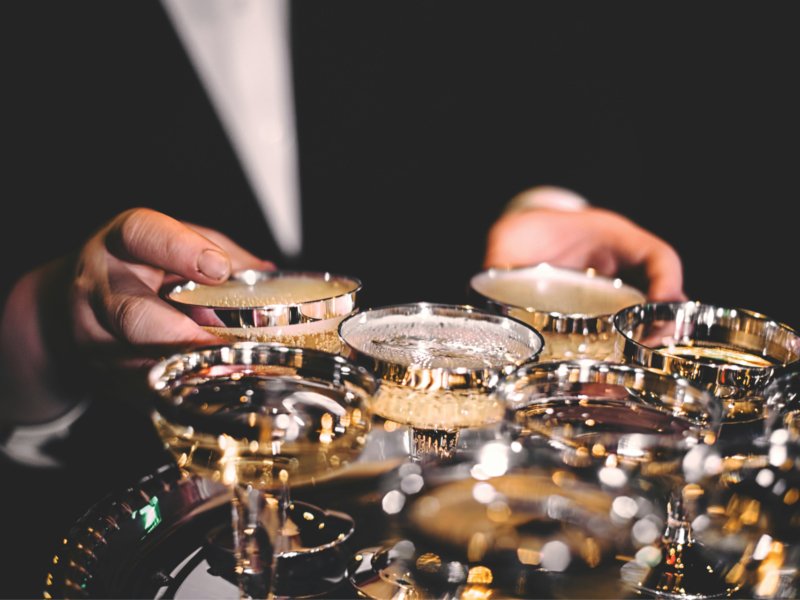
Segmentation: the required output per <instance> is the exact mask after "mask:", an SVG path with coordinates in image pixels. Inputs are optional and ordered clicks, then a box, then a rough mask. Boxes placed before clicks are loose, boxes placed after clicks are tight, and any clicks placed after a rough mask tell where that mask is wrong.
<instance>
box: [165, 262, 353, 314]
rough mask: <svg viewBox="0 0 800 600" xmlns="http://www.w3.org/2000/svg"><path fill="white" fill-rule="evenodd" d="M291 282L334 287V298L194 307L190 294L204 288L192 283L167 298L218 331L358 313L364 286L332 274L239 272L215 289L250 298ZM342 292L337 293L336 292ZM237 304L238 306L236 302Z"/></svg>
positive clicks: (175, 288)
mask: <svg viewBox="0 0 800 600" xmlns="http://www.w3.org/2000/svg"><path fill="white" fill-rule="evenodd" d="M278 280H281V281H291V280H317V281H318V282H320V283H328V284H330V285H331V290H332V292H329V293H331V295H330V296H327V297H323V298H318V299H312V300H307V301H302V302H287V303H274V304H269V305H256V306H252V305H251V306H238V305H234V306H225V305H219V306H215V305H214V303H213V302H209V303H204V304H193V303H189V302H187V301H186V300H185V299H184V297H186V296H187V294H186V292H196V291H197V290H200V289H202V288H211V287H212V286H203V285H201V284H197V283H194V282H188V283H185V284H181V285H178V286H175V287H174V288H172V289H171V290H169V291H167V293H166V294H165V297H166V299H167V300H168V301H169V302H170V303H171V304H172V305H173V306H175V307H176V308H178V309H179V310H180V311H182V312H183V313H185V314H187V315H188V316H189V317H191V318H192V320H193V321H195V322H196V323H197V324H199V325H203V326H206V327H214V328H226V327H231V328H251V327H284V326H287V325H296V324H299V323H309V322H314V321H321V320H324V319H332V318H335V317H343V316H345V315H349V314H350V313H352V312H353V311H354V310H355V309H356V296H357V294H358V292H359V291H360V290H361V282H360V281H359V280H358V279H355V278H353V277H346V276H343V275H332V274H330V273H305V272H295V271H252V270H248V271H237V272H235V273H233V274H232V275H231V276H230V279H229V280H228V282H226V283H224V284H222V285H220V286H214V290H215V293H219V294H220V295H221V294H223V293H225V292H226V291H228V292H231V293H232V294H236V295H242V296H244V297H245V298H246V297H247V295H248V294H247V291H248V290H253V289H254V286H256V285H258V284H259V283H263V282H272V281H278ZM337 287H338V288H339V291H338V292H337V291H335V289H336V288H337ZM234 304H237V303H235V302H234Z"/></svg>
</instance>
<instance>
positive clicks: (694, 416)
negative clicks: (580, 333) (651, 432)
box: [496, 359, 722, 433]
mask: <svg viewBox="0 0 800 600" xmlns="http://www.w3.org/2000/svg"><path fill="white" fill-rule="evenodd" d="M496 396H497V397H498V398H499V399H500V400H502V401H503V402H504V403H505V405H506V407H507V411H508V413H507V417H506V420H507V421H509V422H515V420H517V419H518V415H520V414H521V411H523V410H527V411H531V410H533V411H534V412H537V406H541V407H542V410H543V411H546V410H547V405H550V404H559V405H561V410H564V409H565V407H564V404H565V403H566V404H567V405H568V404H569V403H570V401H573V404H575V405H576V407H575V408H576V410H577V412H578V413H581V415H582V414H583V413H584V412H586V407H587V402H588V401H589V400H590V399H595V400H597V399H605V400H607V401H610V402H611V403H612V405H610V410H611V412H609V415H614V416H617V417H619V415H629V416H630V419H629V421H630V422H629V423H628V424H627V425H625V424H623V423H615V425H614V427H623V426H624V427H629V428H631V429H635V428H636V427H637V425H638V426H639V427H642V428H647V426H648V423H647V422H646V421H644V420H643V419H644V418H645V415H642V414H639V415H637V414H635V412H634V411H632V410H631V407H633V408H635V404H637V403H641V404H642V405H644V406H646V407H647V408H649V409H652V410H654V411H658V412H660V413H664V414H665V415H669V416H673V417H676V418H678V419H681V420H683V421H687V422H688V423H692V424H696V425H699V426H702V427H703V428H705V429H708V430H711V431H714V430H715V429H718V428H719V426H720V424H721V423H722V405H721V403H720V402H719V401H716V400H714V399H713V398H712V397H711V396H710V395H709V394H708V393H707V392H704V391H703V390H701V389H699V388H697V387H696V386H695V385H694V384H693V383H692V382H690V381H688V380H686V379H682V378H680V377H678V376H677V375H673V376H670V375H662V374H660V373H655V372H653V371H649V370H647V369H643V368H641V367H634V366H630V365H619V364H611V363H605V362H600V361H593V360H587V359H585V360H575V361H564V362H557V363H544V364H533V365H526V366H524V367H522V368H520V369H518V370H517V371H516V372H515V373H513V374H512V375H511V376H509V377H508V378H506V380H505V381H504V382H503V383H502V384H500V385H499V386H498V388H497V391H496ZM632 400H633V403H631V401H632ZM614 403H617V404H619V406H614V405H613V404H614ZM554 410H555V409H553V410H551V411H550V413H554ZM548 414H549V413H548ZM582 418H584V419H588V418H589V417H588V416H587V417H582ZM595 421H596V422H595V423H593V424H592V425H591V426H590V427H596V428H597V429H596V430H597V431H604V430H608V429H607V428H605V427H604V426H603V424H602V422H601V421H600V419H595ZM665 433H667V432H665Z"/></svg>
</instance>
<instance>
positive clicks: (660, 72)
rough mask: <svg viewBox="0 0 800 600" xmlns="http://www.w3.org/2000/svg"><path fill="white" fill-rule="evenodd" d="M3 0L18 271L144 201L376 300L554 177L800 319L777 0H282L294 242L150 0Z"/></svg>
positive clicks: (792, 158)
mask: <svg viewBox="0 0 800 600" xmlns="http://www.w3.org/2000/svg"><path fill="white" fill-rule="evenodd" d="M0 10H2V18H1V19H0V22H1V23H2V24H1V25H0V27H2V36H0V37H2V42H1V43H2V44H3V46H4V51H3V59H2V60H3V63H4V65H3V73H4V89H5V91H4V94H3V108H4V110H3V114H4V127H3V129H4V135H3V138H4V144H5V146H6V147H7V153H6V155H7V156H9V157H10V158H9V159H7V162H6V165H5V167H6V168H5V169H4V171H5V176H4V183H5V186H4V187H5V190H4V198H5V206H6V210H7V211H8V212H7V220H6V229H7V231H6V232H5V235H4V236H3V237H4V242H3V243H4V246H5V247H6V250H5V252H6V256H11V257H13V259H11V260H9V261H8V263H7V265H8V267H7V268H8V269H9V271H8V273H9V274H10V279H11V278H13V277H15V276H17V275H18V274H19V271H20V267H24V268H30V267H31V266H33V265H35V264H38V263H41V262H43V261H45V260H47V259H49V258H52V257H53V256H57V255H60V254H63V253H65V252H67V251H70V250H72V249H74V248H76V247H77V246H78V245H79V244H80V241H81V240H83V239H85V238H86V236H87V235H88V234H89V233H90V232H91V231H93V230H94V229H96V228H97V227H98V226H99V225H100V224H101V223H102V222H103V221H105V220H106V219H108V218H110V217H111V216H113V215H114V214H116V213H118V212H120V211H121V210H123V209H125V208H128V207H132V206H139V205H144V206H150V207H152V208H155V209H157V210H161V211H163V212H166V213H167V214H170V215H172V216H175V217H176V218H181V219H188V220H192V221H195V222H198V223H202V224H205V225H209V226H212V227H217V228H218V229H221V230H222V231H224V232H225V233H228V234H229V235H230V236H231V237H232V238H233V239H235V240H237V241H240V242H241V243H242V244H243V245H245V246H246V247H248V248H249V249H251V250H252V251H253V252H255V253H256V254H258V255H261V256H264V257H267V258H272V259H274V260H276V262H278V263H279V264H281V265H283V266H291V267H303V268H312V269H322V270H331V271H338V272H343V273H348V274H352V275H355V276H358V277H361V278H362V279H363V280H364V282H365V294H366V295H365V300H366V301H367V302H366V304H367V305H377V304H385V303H393V302H403V301H419V300H429V301H450V302H459V301H463V300H464V299H465V297H464V294H463V292H464V288H465V285H466V281H467V279H468V278H469V276H470V275H471V274H473V273H475V272H477V271H478V270H479V269H480V260H481V257H482V253H483V244H484V236H485V233H486V230H487V229H488V224H489V223H491V222H492V221H493V220H494V219H495V218H496V217H497V215H499V213H500V212H501V210H502V207H503V206H504V204H505V202H506V201H508V199H510V198H511V197H512V196H513V195H514V194H515V193H517V192H519V191H521V190H522V189H525V188H527V187H530V186H532V185H538V184H556V185H563V186H565V187H569V188H572V189H575V190H576V191H578V192H579V193H581V194H583V195H585V196H586V197H587V198H588V199H589V200H590V201H591V202H592V203H593V204H595V205H598V206H603V207H607V208H610V209H612V210H617V211H619V212H621V213H623V214H625V215H627V216H628V217H630V218H631V219H633V220H634V221H635V222H637V223H639V224H640V225H641V226H643V227H645V228H647V229H649V230H651V231H653V232H654V233H656V234H658V235H659V236H661V237H663V238H664V239H665V240H667V241H668V242H669V243H670V244H672V245H673V246H674V247H675V248H676V249H677V250H678V252H679V253H680V255H681V256H682V258H683V260H684V266H685V274H686V277H685V279H686V285H685V288H686V292H687V293H688V295H689V296H690V297H691V298H693V299H697V300H702V301H705V302H714V303H719V304H722V305H726V306H732V307H740V308H749V309H752V310H756V311H760V312H763V313H765V314H767V315H770V316H772V317H774V318H776V319H779V320H782V321H785V322H787V323H788V324H790V325H792V324H794V325H795V326H798V325H800V323H798V318H797V317H796V316H795V314H794V310H793V309H794V301H793V299H792V297H791V296H792V289H793V286H792V285H791V283H792V276H793V273H794V269H793V268H794V265H795V262H796V261H795V252H796V243H795V240H796V235H795V227H796V221H795V219H794V218H792V217H791V216H790V215H791V214H792V213H791V211H790V206H791V203H792V201H793V200H794V196H793V194H794V185H793V183H794V182H793V173H792V167H793V166H794V164H795V163H796V158H797V151H796V149H795V143H794V141H795V139H796V137H797V133H798V117H797V111H796V106H797V104H798V103H797V100H798V98H797V94H796V92H795V91H794V86H792V85H791V80H792V73H794V72H795V71H796V64H795V63H796V57H797V56H798V52H797V50H798V47H797V45H798V42H797V38H796V36H794V35H792V31H790V28H791V27H792V26H793V19H792V18H791V16H790V14H789V7H788V5H784V4H776V5H769V6H758V7H756V6H754V5H752V4H743V5H739V4H734V5H731V4H722V3H708V4H703V5H701V6H698V5H690V4H688V3H687V4H677V5H675V4H670V5H668V6H667V5H661V4H659V5H641V4H638V3H622V2H615V3H603V4H599V5H598V4H592V3H588V2H587V3H584V2H561V3H532V2H530V3H529V2H505V3H502V4H501V5H499V6H497V5H496V4H492V3H483V2H459V3H451V2H437V3H432V4H428V3H382V4H380V5H378V6H376V5H374V4H372V3H367V2H338V3H335V4H329V3H323V2H313V1H299V2H293V3H292V12H291V20H292V44H293V49H292V51H293V55H294V56H293V57H294V77H295V94H296V105H297V110H298V130H299V133H298V135H299V146H300V153H301V154H300V165H301V167H300V168H301V195H302V203H303V211H304V213H303V218H304V235H305V239H306V248H305V249H304V253H303V255H302V256H301V257H300V258H299V259H297V260H295V261H289V260H286V259H282V258H281V257H280V255H279V253H278V252H277V249H276V247H275V245H274V243H273V242H272V241H271V240H270V237H269V234H268V232H267V230H266V228H265V227H264V225H263V223H262V222H263V219H261V217H260V213H258V210H257V208H256V207H255V204H254V202H253V201H252V193H251V192H250V191H249V188H248V187H247V183H246V181H245V180H244V178H243V177H242V174H241V170H240V168H239V166H238V164H237V162H236V158H235V156H234V154H233V152H232V151H231V149H230V147H229V146H228V145H227V142H226V139H225V134H224V132H223V130H222V128H221V127H220V125H219V123H218V122H217V121H216V119H215V117H214V114H213V109H212V107H211V105H210V103H209V102H208V100H207V99H206V98H205V97H204V96H203V94H202V91H201V87H200V83H199V80H198V79H197V77H196V76H195V75H194V72H193V70H192V69H191V65H190V64H189V62H188V59H187V57H186V56H185V55H184V54H183V53H182V50H181V47H180V43H179V41H178V39H177V37H176V35H175V33H174V31H173V30H172V28H171V26H170V23H169V21H168V20H167V19H166V17H165V14H164V11H163V9H162V8H161V6H160V5H159V4H158V3H157V2H139V3H133V2H117V3H102V2H70V3H55V2H34V3H4V5H3V7H2V9H0ZM12 207H13V209H12ZM15 215H22V216H23V217H19V216H15ZM403 232H407V235H406V234H404V233H403ZM398 281H401V282H402V285H401V286H396V285H395V284H396V283H397V282H398Z"/></svg>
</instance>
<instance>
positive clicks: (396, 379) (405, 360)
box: [339, 302, 544, 391]
mask: <svg viewBox="0 0 800 600" xmlns="http://www.w3.org/2000/svg"><path fill="white" fill-rule="evenodd" d="M339 337H340V338H341V339H342V341H343V342H344V343H345V344H346V345H347V347H348V349H349V352H348V354H349V355H350V356H351V357H352V358H354V359H355V360H356V361H357V362H358V363H359V364H362V365H364V366H366V367H367V368H369V369H371V370H372V371H373V372H374V373H375V374H376V375H377V376H378V377H379V378H381V379H383V380H386V381H390V382H393V383H397V384H400V385H402V386H406V387H412V388H415V389H419V390H464V389H469V390H478V391H490V390H491V389H493V388H494V387H495V386H496V385H497V383H498V382H499V381H500V378H501V377H502V376H504V375H508V374H509V373H511V372H512V371H514V370H515V369H516V368H517V367H519V366H521V365H522V364H525V363H528V362H533V361H536V360H537V358H538V356H539V354H540V353H541V351H542V348H543V347H544V340H543V339H542V336H541V334H540V333H539V332H538V331H536V329H534V328H533V327H531V326H530V325H528V324H527V323H523V322H522V321H519V320H518V319H514V318H512V317H507V316H501V315H492V314H489V313H486V312H483V311H480V310H477V309H475V308H473V307H471V306H457V305H448V304H429V303H426V302H420V303H416V304H402V305H397V306H389V307H385V308H379V309H374V310H367V311H361V312H358V313H356V314H354V315H351V316H350V317H347V318H345V319H344V320H343V321H342V322H341V323H340V325H339Z"/></svg>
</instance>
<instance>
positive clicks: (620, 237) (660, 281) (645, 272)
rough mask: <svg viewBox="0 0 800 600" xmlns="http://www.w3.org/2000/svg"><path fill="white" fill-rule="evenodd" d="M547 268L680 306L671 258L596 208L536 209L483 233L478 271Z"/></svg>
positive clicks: (677, 271)
mask: <svg viewBox="0 0 800 600" xmlns="http://www.w3.org/2000/svg"><path fill="white" fill-rule="evenodd" d="M543 262H546V263H550V264H551V265H553V266H558V267H564V268H568V269H587V268H590V267H591V268H594V269H595V270H596V271H597V272H598V273H599V274H601V275H606V276H608V277H615V276H619V277H622V278H623V279H625V280H626V281H628V282H629V283H633V284H638V285H640V286H643V288H646V289H647V296H648V298H649V299H650V300H652V301H654V302H668V301H676V300H686V296H685V295H684V293H683V268H682V266H681V260H680V257H679V256H678V254H677V252H675V250H673V249H672V247H671V246H670V245H669V244H667V243H666V242H665V241H663V240H662V239H660V238H658V237H656V236H655V235H653V234H652V233H650V232H648V231H645V230H644V229H642V228H641V227H639V226H638V225H635V224H634V223H632V222H631V221H629V220H628V219H626V218H625V217H623V216H621V215H618V214H617V213H613V212H611V211H608V210H603V209H600V208H586V209H584V210H580V211H577V212H566V211H560V210H553V209H547V208H537V209H534V210H528V211H526V212H512V213H508V214H506V215H504V216H502V217H501V218H500V219H499V220H498V221H497V222H496V223H495V224H494V225H493V226H492V228H491V230H490V231H489V237H488V239H487V244H486V258H485V259H484V267H485V268H487V269H488V268H490V267H518V266H525V265H531V264H537V263H543Z"/></svg>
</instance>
